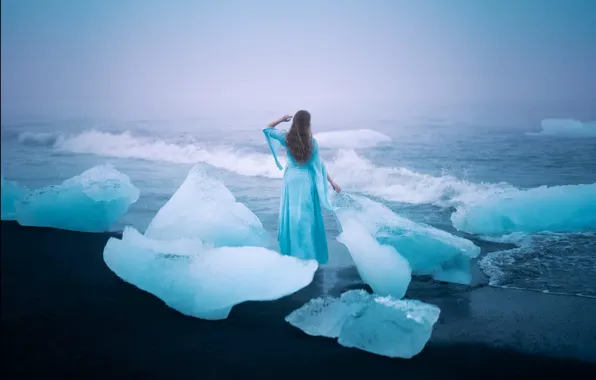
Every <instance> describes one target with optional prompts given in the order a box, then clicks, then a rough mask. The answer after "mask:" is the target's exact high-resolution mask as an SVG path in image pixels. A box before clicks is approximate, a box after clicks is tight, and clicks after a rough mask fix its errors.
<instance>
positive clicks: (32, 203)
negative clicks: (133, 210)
mask: <svg viewBox="0 0 596 380" xmlns="http://www.w3.org/2000/svg"><path fill="white" fill-rule="evenodd" d="M139 194H140V191H139V189H138V188H137V187H135V186H134V185H133V184H132V182H131V181H130V179H129V178H128V176H127V175H125V174H123V173H120V172H119V171H118V170H116V169H115V168H114V167H113V166H112V165H99V166H95V167H93V168H91V169H89V170H87V171H85V172H83V173H82V174H80V175H78V176H75V177H72V178H70V179H67V180H66V181H64V182H63V183H62V184H61V185H57V186H47V187H44V188H41V189H36V190H33V191H31V192H29V193H28V194H27V196H26V197H24V198H22V199H20V200H18V201H17V202H16V203H15V219H16V220H17V221H18V222H19V224H21V225H23V226H37V227H54V228H61V229H65V230H74V231H84V232H102V231H106V230H108V229H109V227H110V226H111V225H112V224H113V223H114V222H116V221H117V220H118V219H119V218H120V217H121V216H122V215H124V214H125V213H126V211H128V208H129V207H130V205H131V204H133V203H135V202H136V201H137V200H138V199H139Z"/></svg>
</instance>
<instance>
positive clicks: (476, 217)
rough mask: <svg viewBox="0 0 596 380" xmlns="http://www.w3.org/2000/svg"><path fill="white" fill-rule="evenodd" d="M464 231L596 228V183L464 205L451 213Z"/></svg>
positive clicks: (501, 232)
mask: <svg viewBox="0 0 596 380" xmlns="http://www.w3.org/2000/svg"><path fill="white" fill-rule="evenodd" d="M451 221H452V223H453V226H454V227H455V228H457V229H458V230H460V231H465V232H468V233H472V234H481V235H489V236H490V235H492V236H495V235H506V234H510V233H513V232H526V233H534V232H541V231H551V232H581V231H584V230H589V229H593V228H595V227H596V183H593V184H589V185H567V186H554V187H546V186H543V187H537V188H533V189H529V190H519V191H509V192H506V193H503V194H497V195H494V196H491V197H488V198H486V199H484V200H482V201H478V202H474V203H471V204H467V205H465V206H462V207H460V208H459V209H458V210H457V211H456V212H455V213H453V215H451Z"/></svg>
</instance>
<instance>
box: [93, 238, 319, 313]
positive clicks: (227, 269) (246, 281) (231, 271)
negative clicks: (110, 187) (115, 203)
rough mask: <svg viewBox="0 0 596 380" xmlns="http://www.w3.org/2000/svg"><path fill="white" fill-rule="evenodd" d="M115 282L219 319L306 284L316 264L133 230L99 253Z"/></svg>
mask: <svg viewBox="0 0 596 380" xmlns="http://www.w3.org/2000/svg"><path fill="white" fill-rule="evenodd" d="M103 257H104V261H105V263H106V265H107V266H108V267H109V268H110V270H112V271H113V272H114V273H115V274H116V275H118V277H120V278H121V279H123V280H124V281H126V282H128V283H131V284H133V285H134V286H136V287H138V288H140V289H142V290H144V291H146V292H149V293H151V294H153V295H155V296H156V297H158V298H160V299H161V300H162V301H164V302H165V303H166V304H167V305H168V306H169V307H171V308H173V309H175V310H177V311H179V312H180V313H182V314H185V315H188V316H192V317H196V318H202V319H208V320H220V319H225V318H227V317H228V315H229V313H230V311H231V309H232V307H233V306H234V305H236V304H239V303H241V302H244V301H268V300H275V299H278V298H281V297H283V296H286V295H289V294H292V293H294V292H296V291H298V290H300V289H302V288H303V287H305V286H307V285H308V284H310V283H311V282H312V280H313V276H314V273H315V271H316V270H317V267H318V264H317V262H316V261H315V260H309V261H303V260H300V259H297V258H294V257H290V256H284V255H281V254H279V253H277V252H274V251H271V250H268V249H266V248H263V247H219V248H213V247H210V246H209V245H208V244H205V243H203V242H202V241H200V240H199V239H185V238H181V239H177V240H173V241H159V240H156V239H151V238H149V237H147V236H144V235H142V234H141V233H139V232H138V231H136V230H135V229H133V228H132V227H127V228H125V229H124V233H123V235H122V239H121V240H120V239H117V238H110V240H109V241H108V243H107V244H106V247H105V249H104V253H103Z"/></svg>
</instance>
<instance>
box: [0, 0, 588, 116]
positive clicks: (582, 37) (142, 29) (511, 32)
mask: <svg viewBox="0 0 596 380" xmlns="http://www.w3.org/2000/svg"><path fill="white" fill-rule="evenodd" d="M594 67H596V1H591V0H574V1H570V0H523V1H521V0H483V1H481V0H449V1H448V0H434V1H432V0H409V1H406V0H394V1H391V0H344V1H340V0H287V1H281V0H278V1H266V0H252V1H248V0H247V1H240V0H236V1H233V0H210V1H200V0H197V1H190V0H187V1H184V0H169V1H166V0H153V1H151V0H147V1H141V0H101V1H100V0H96V1H91V0H86V1H85V0H45V1H44V0H3V1H2V111H3V113H4V112H9V113H10V112H14V113H22V112H28V113H33V114H48V115H54V116H56V115H57V116H63V117H69V116H73V117H74V116H91V117H126V118H130V117H137V118H150V117H188V116H199V115H201V113H203V112H208V111H209V112H211V111H216V112H226V110H230V109H235V110H250V109H259V110H263V109H264V110H278V109H279V110H283V111H285V110H289V111H288V112H293V111H295V110H296V109H298V108H308V109H315V110H321V109H343V110H353V111H354V112H356V111H358V110H360V111H362V110H376V109H384V108H389V107H398V106H405V107H421V108H422V109H424V107H433V106H434V105H451V104H457V105H464V106H465V105H470V104H479V103H482V104H490V103H520V104H523V103H561V104H573V103H584V104H590V103H595V102H596V73H595V69H594Z"/></svg>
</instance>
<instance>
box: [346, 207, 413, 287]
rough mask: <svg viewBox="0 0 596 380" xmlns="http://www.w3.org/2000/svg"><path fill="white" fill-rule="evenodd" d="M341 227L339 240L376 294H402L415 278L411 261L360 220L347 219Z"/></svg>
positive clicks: (363, 279)
mask: <svg viewBox="0 0 596 380" xmlns="http://www.w3.org/2000/svg"><path fill="white" fill-rule="evenodd" d="M341 227H342V233H341V234H340V235H339V236H338V237H337V240H338V241H339V242H340V243H342V244H344V245H345V246H346V247H347V248H348V251H350V254H351V255H352V259H353V260H354V264H356V268H357V269H358V273H359V274H360V277H362V281H364V282H365V283H367V284H368V285H370V287H371V288H372V289H373V291H374V292H375V293H377V294H380V295H392V296H394V297H396V298H402V297H403V296H404V294H406V290H407V289H408V285H410V281H411V280H412V270H411V269H410V264H408V261H407V260H406V259H404V258H403V257H402V256H401V255H400V254H399V252H397V251H396V250H395V248H393V247H390V246H388V245H383V244H379V243H378V242H377V241H376V240H375V238H373V237H372V236H371V234H370V233H369V232H368V231H367V230H366V228H365V227H364V226H363V225H362V224H361V223H360V222H359V221H358V220H356V219H354V218H347V219H344V220H343V221H342V222H341Z"/></svg>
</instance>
